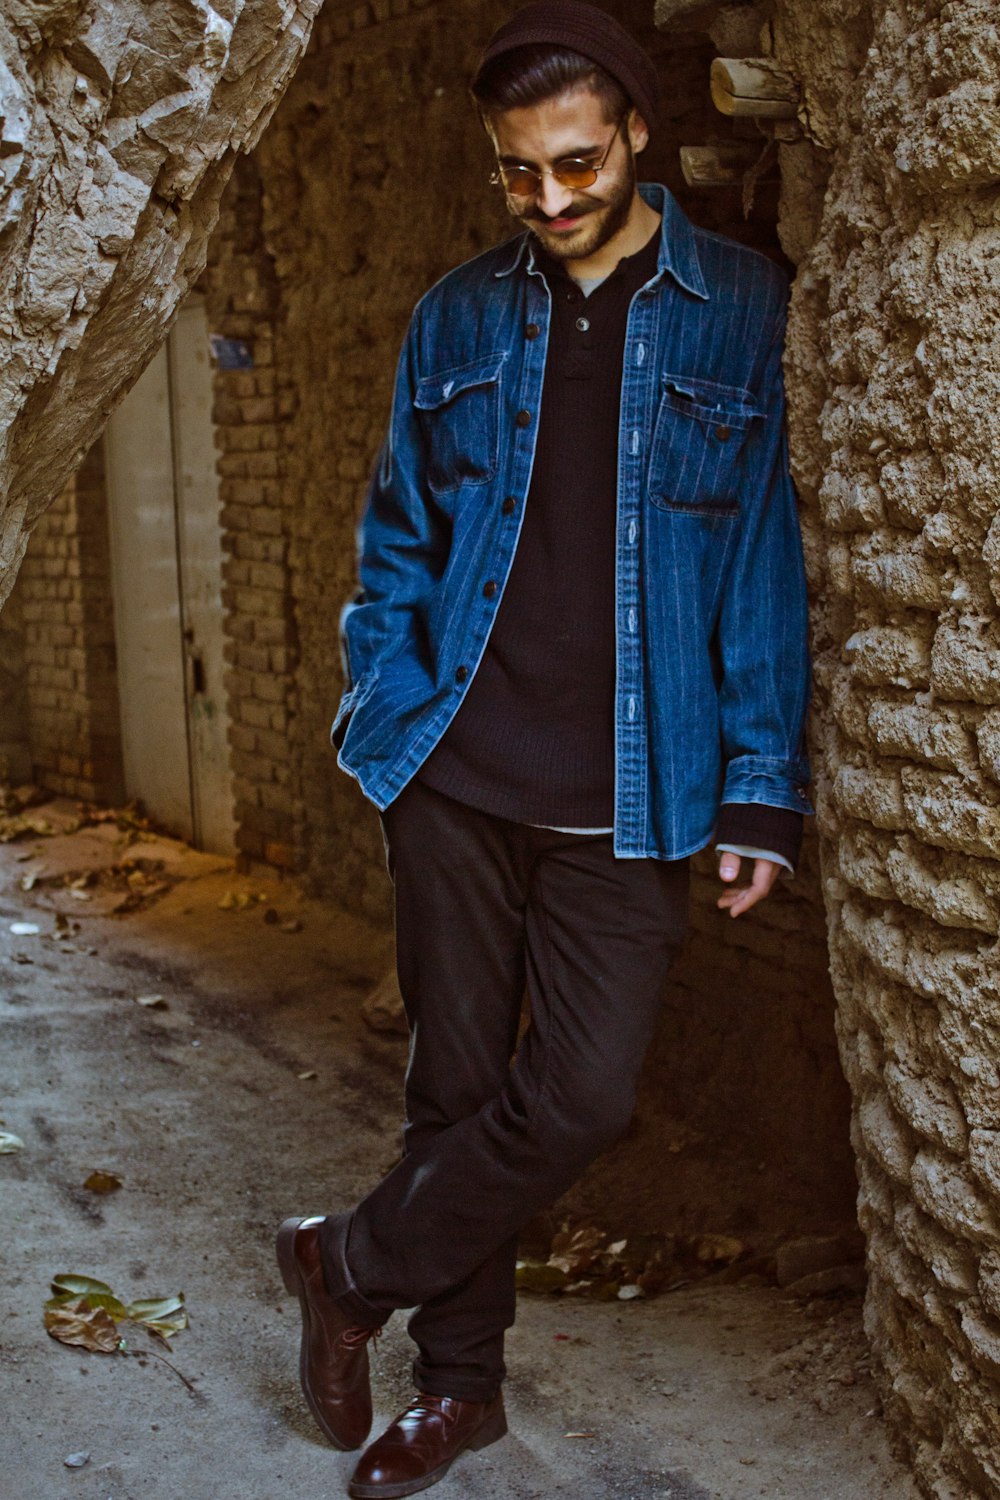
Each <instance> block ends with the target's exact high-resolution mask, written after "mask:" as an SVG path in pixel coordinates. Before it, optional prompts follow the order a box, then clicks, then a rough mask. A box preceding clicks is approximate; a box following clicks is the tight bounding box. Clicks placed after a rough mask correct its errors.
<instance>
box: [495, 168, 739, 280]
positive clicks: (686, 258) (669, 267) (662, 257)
mask: <svg viewBox="0 0 1000 1500" xmlns="http://www.w3.org/2000/svg"><path fill="white" fill-rule="evenodd" d="M639 192H640V193H641V195H642V197H643V198H644V199H645V201H646V202H647V203H648V204H649V206H650V207H651V208H654V209H655V210H656V212H657V213H658V214H661V215H662V223H661V226H660V254H659V259H658V261H657V273H656V280H657V281H658V280H659V279H660V277H661V276H662V275H663V273H664V272H665V271H669V272H670V274H671V276H673V278H674V280H675V281H676V282H678V284H679V285H680V286H682V287H683V288H684V290H685V291H688V292H691V293H692V294H693V295H694V296H695V297H701V298H703V299H704V300H705V301H706V302H707V301H708V300H709V294H708V288H707V287H706V285H705V278H704V277H703V276H702V274H701V266H700V265H699V263H698V251H697V249H696V248H695V241H694V230H693V229H692V226H691V224H690V222H689V220H688V219H687V218H686V217H685V215H684V214H683V213H681V211H680V208H679V207H678V205H677V202H676V200H675V199H674V196H673V194H672V193H671V192H670V191H669V190H668V189H667V188H665V187H664V186H663V185H662V183H659V182H641V183H640V184H639ZM525 255H526V256H527V267H528V270H529V272H531V271H534V270H535V246H534V239H533V237H532V234H531V231H530V230H526V231H525V233H524V234H519V235H518V236H517V238H516V239H514V240H512V241H511V257H510V260H509V262H508V263H507V264H506V265H503V266H501V267H500V269H499V270H498V271H495V272H494V275H495V276H496V277H497V278H498V279H499V278H500V277H503V276H510V275H511V273H512V272H513V271H515V270H516V269H517V267H518V266H519V265H520V264H521V261H522V260H523V259H524V257H525Z"/></svg>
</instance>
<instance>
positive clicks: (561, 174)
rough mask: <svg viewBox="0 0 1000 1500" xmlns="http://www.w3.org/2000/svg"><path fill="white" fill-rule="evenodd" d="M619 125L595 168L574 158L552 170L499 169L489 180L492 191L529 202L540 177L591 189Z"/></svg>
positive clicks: (609, 150) (540, 182) (618, 122)
mask: <svg viewBox="0 0 1000 1500" xmlns="http://www.w3.org/2000/svg"><path fill="white" fill-rule="evenodd" d="M621 127H622V122H621V120H618V121H617V122H616V124H615V133H614V135H613V136H612V137H611V139H610V141H609V142H608V149H607V150H606V151H605V153H604V155H603V156H602V157H601V160H600V161H599V162H598V163H597V164H596V166H595V164H594V163H593V162H591V161H584V160H583V159H582V158H581V157H577V156H564V157H562V158H561V160H559V161H557V162H556V164H555V166H554V167H540V168H536V167H523V166H520V165H517V166H513V167H498V168H497V170H496V171H495V172H494V173H493V175H492V176H491V177H490V183H491V184H492V186H493V187H497V186H502V187H503V188H504V190H505V191H506V192H508V193H510V195H511V197H512V198H530V197H531V196H532V195H533V194H534V193H537V192H538V190H539V188H540V187H541V185H542V178H543V177H554V178H555V180H556V182H558V183H559V184H560V186H562V187H568V188H587V187H592V186H593V185H594V183H595V182H596V181H597V174H598V173H599V172H603V171H604V166H605V163H606V162H607V159H608V157H609V156H610V155H611V148H612V146H613V145H614V143H615V141H616V140H617V139H618V132H619V130H621Z"/></svg>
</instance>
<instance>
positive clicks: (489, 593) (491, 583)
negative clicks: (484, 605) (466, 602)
mask: <svg viewBox="0 0 1000 1500" xmlns="http://www.w3.org/2000/svg"><path fill="white" fill-rule="evenodd" d="M496 591H497V585H496V579H495V578H490V579H489V580H488V581H487V582H486V583H484V584H483V598H484V599H492V598H493V595H494V594H495V593H496Z"/></svg>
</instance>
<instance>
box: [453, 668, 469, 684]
mask: <svg viewBox="0 0 1000 1500" xmlns="http://www.w3.org/2000/svg"><path fill="white" fill-rule="evenodd" d="M468 675H469V669H468V667H457V668H456V670H455V681H456V682H464V681H465V679H466V678H467V677H468Z"/></svg>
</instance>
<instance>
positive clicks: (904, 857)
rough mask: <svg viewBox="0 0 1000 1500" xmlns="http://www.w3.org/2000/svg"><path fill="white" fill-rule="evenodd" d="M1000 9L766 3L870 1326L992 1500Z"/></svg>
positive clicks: (931, 1436) (965, 1490) (997, 1396)
mask: <svg viewBox="0 0 1000 1500" xmlns="http://www.w3.org/2000/svg"><path fill="white" fill-rule="evenodd" d="M996 19H997V17H996V8H995V6H994V5H993V4H992V3H986V0H967V3H964V4H961V5H960V4H941V3H919V0H913V3H908V4H906V5H901V4H898V3H895V4H886V3H874V4H872V3H868V4H857V3H855V4H854V5H849V6H847V7H845V6H843V5H842V4H841V3H840V0H836V3H834V0H819V3H817V0H779V3H778V6H777V11H776V16H775V44H776V51H777V55H778V57H779V58H780V59H782V60H784V62H785V63H786V65H788V66H789V67H790V68H791V69H792V70H793V71H794V72H796V73H797V74H798V75H799V77H800V78H801V80H802V82H803V84H804V88H805V101H806V117H807V119H808V121H809V126H810V129H811V131H812V134H813V136H814V138H815V139H816V141H817V142H818V148H817V149H814V148H812V147H810V146H795V147H789V148H787V149H786V150H785V152H784V157H785V161H784V164H783V168H784V175H785V202H784V205H783V212H782V230H783V235H784V238H785V243H786V245H787V247H788V249H789V252H790V253H791V254H793V255H794V256H795V257H796V258H798V259H799V260H800V270H799V275H798V281H797V286H796V291H795V298H794V312H793V319H792V327H791V336H790V342H789V356H788V362H789V376H790V381H789V383H790V389H791V391H792V394H793V408H792V440H793V452H794V461H795V467H796V474H797V479H798V484H799V489H800V492H801V495H802V497H803V499H804V502H805V517H806V525H807V539H808V550H809V566H810V572H811V577H812V583H813V587H814V589H815V592H816V609H815V612H814V632H815V637H814V639H815V653H816V700H815V725H814V728H815V734H814V745H815V749H816V751H817V757H816V758H817V770H818V783H819V784H818V798H819V826H820V830H821V835H822V839H821V857H822V868H823V878H824V885H825V893H826V900H827V905H828V911H829V932H830V949H831V962H832V970H833V977H834V983H835V988H836V993H837V1000H838V1032H839V1038H840V1048H841V1054H842V1057H843V1060H844V1066H845V1070H846V1072H847V1076H848V1078H849V1080H850V1085H851V1089H852V1092H853V1097H854V1106H853V1138H854V1143H855V1147H856V1150H857V1155H858V1171H859V1176H860V1184H861V1189H860V1204H861V1220H862V1224H863V1227H864V1229H865V1231H866V1233H867V1236H868V1258H869V1269H870V1281H869V1293H868V1301H867V1323H868V1328H869V1331H870V1335H871V1338H872V1341H873V1344H874V1348H875V1351H876V1354H877V1357H878V1360H879V1362H880V1366H881V1379H882V1385H883V1390H884V1394H885V1397H886V1401H887V1406H888V1411H889V1414H890V1417H891V1419H892V1420H893V1421H894V1422H895V1423H896V1425H897V1429H898V1432H899V1434H900V1441H901V1443H902V1444H903V1445H905V1447H906V1449H907V1450H908V1451H909V1454H910V1456H911V1458H912V1460H913V1462H914V1464H915V1467H916V1472H917V1475H918V1478H919V1481H920V1483H921V1485H922V1487H923V1488H924V1491H925V1493H927V1494H928V1495H933V1496H936V1497H942V1500H943V1497H946V1496H947V1497H949V1500H958V1497H960V1496H961V1497H962V1500H973V1497H977V1500H978V1497H996V1496H998V1495H1000V1076H998V1072H997V1066H998V1056H1000V1052H998V1042H1000V1020H998V1015H997V1001H996V995H997V978H998V963H997V960H998V948H997V927H998V897H1000V669H998V667H997V660H998V658H997V648H998V646H1000V621H998V606H1000V511H998V496H1000V274H998V273H1000V104H998V93H997V77H998V74H1000V36H998V33H997V26H996ZM828 174H829V182H828V186H827V187H826V189H825V195H824V184H825V181H826V178H827V175H828Z"/></svg>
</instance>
